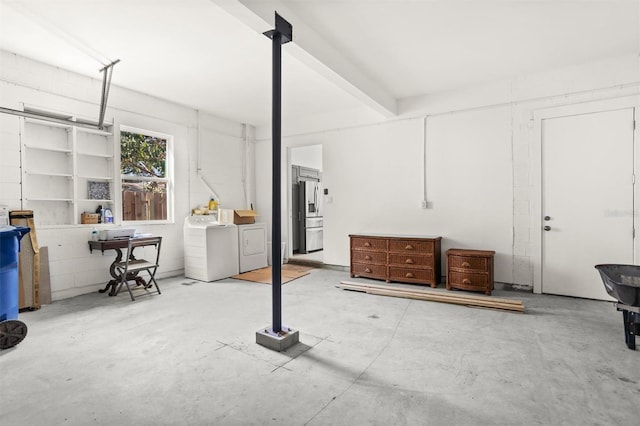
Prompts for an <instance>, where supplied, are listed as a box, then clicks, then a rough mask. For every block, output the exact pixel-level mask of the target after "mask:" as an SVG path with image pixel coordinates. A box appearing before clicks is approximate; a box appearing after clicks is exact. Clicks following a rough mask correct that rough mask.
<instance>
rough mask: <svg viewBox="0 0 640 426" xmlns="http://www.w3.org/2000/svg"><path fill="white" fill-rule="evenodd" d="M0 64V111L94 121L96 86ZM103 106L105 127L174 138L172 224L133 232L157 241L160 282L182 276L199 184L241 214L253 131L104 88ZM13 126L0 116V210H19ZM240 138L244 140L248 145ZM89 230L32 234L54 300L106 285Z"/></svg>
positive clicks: (33, 65) (203, 199)
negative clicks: (36, 111)
mask: <svg viewBox="0 0 640 426" xmlns="http://www.w3.org/2000/svg"><path fill="white" fill-rule="evenodd" d="M0 63H2V67H0V105H2V106H3V107H6V108H12V109H20V108H21V104H22V103H25V104H28V105H32V106H38V107H41V108H45V109H50V110H56V111H62V112H67V113H69V114H73V115H78V116H85V117H90V118H95V119H97V117H98V112H99V102H100V90H101V84H102V83H101V81H100V80H96V79H91V78H88V77H84V76H80V75H78V74H75V73H72V72H68V71H65V70H62V69H59V68H56V67H52V66H49V65H45V64H42V63H39V62H36V61H32V60H29V59H26V58H23V57H20V56H17V55H14V54H11V53H7V52H3V51H0ZM116 72H117V71H116ZM96 77H98V78H99V77H100V76H99V75H96ZM108 106H109V108H108V109H107V113H106V120H107V121H114V123H115V124H116V125H126V126H131V127H136V128H141V129H145V130H151V131H156V132H161V133H166V134H169V135H172V136H173V138H174V178H175V180H174V184H175V187H174V212H173V216H174V221H173V223H171V224H163V225H138V226H135V227H136V229H137V230H138V232H151V233H153V234H156V235H161V236H163V238H164V239H163V248H162V255H161V268H160V269H159V272H158V274H159V276H160V277H164V276H172V275H179V274H182V273H183V270H184V254H183V243H182V235H183V234H182V227H183V222H184V218H185V217H186V216H187V215H188V214H189V213H190V210H191V209H192V208H194V207H197V206H199V205H204V204H206V203H207V201H208V199H209V197H210V196H211V195H212V194H211V191H210V189H209V188H208V186H207V185H205V184H204V183H203V182H208V183H209V185H210V186H212V187H213V189H214V191H215V192H216V193H217V194H218V195H219V196H220V197H221V203H222V205H223V206H228V207H229V208H243V207H245V206H246V205H245V199H248V200H251V199H252V197H253V194H254V188H253V187H252V185H253V182H254V177H253V172H252V170H251V168H252V167H253V163H254V160H253V157H252V156H253V147H252V145H253V142H251V140H252V138H253V135H254V129H253V128H252V127H250V126H247V128H246V129H245V126H243V125H241V124H240V123H236V122H232V121H229V120H225V119H223V118H219V117H213V116H211V115H207V114H202V113H199V112H198V111H195V110H193V109H190V108H186V107H184V106H180V105H177V104H173V103H171V102H168V101H165V100H160V99H157V98H153V97H150V96H147V95H144V94H141V93H138V92H134V91H131V90H126V89H122V88H119V87H117V86H113V87H112V88H111V92H110V96H109V102H108ZM19 120H20V119H19V118H18V117H16V116H9V115H5V114H0V150H1V151H0V152H2V155H0V165H1V167H2V168H1V170H2V171H1V172H0V204H7V205H8V206H9V208H10V209H11V210H16V209H21V208H22V207H23V206H22V204H21V186H20V182H21V174H20V146H21V145H20V125H19ZM245 135H248V142H247V143H245V142H244V136H245ZM245 187H246V188H247V190H246V191H245V190H244V188H245ZM245 192H246V193H247V196H246V197H245V195H244V194H245ZM117 225H119V224H116V226H117ZM103 226H107V225H103ZM92 228H93V226H92V225H76V226H58V227H55V226H54V227H46V228H42V229H37V235H38V241H39V245H40V246H41V247H44V246H47V247H48V248H49V260H50V271H51V287H52V296H53V299H54V300H56V299H61V298H65V297H70V296H74V295H77V294H82V293H87V292H91V291H95V290H97V289H98V288H100V287H102V286H104V284H105V283H106V281H108V279H109V277H108V266H109V265H110V263H111V262H112V261H113V259H114V254H113V252H107V253H105V254H104V256H102V255H100V254H99V253H93V254H90V253H89V250H88V246H87V240H88V239H89V238H90V233H91V230H92Z"/></svg>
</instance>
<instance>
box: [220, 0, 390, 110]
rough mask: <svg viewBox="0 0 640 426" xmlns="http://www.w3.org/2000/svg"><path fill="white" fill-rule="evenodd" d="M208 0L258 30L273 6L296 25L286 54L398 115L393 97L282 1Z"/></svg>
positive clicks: (264, 27) (371, 104) (262, 29)
mask: <svg viewBox="0 0 640 426" xmlns="http://www.w3.org/2000/svg"><path fill="white" fill-rule="evenodd" d="M211 1H212V2H213V3H215V4H217V5H218V6H220V7H221V8H222V9H223V10H225V11H226V12H228V13H229V14H231V15H232V16H234V17H236V18H237V19H238V20H239V21H241V22H243V23H244V24H245V25H247V26H249V27H250V28H252V29H253V30H255V31H257V32H258V33H260V34H262V33H263V32H265V31H267V30H269V29H270V28H272V27H273V22H272V21H273V19H274V8H275V9H276V10H277V11H278V13H279V14H280V15H282V16H283V17H285V18H286V19H287V21H289V22H291V24H292V25H293V27H294V28H295V32H296V35H295V42H294V43H291V45H289V46H287V49H286V52H287V54H290V55H292V56H293V57H295V58H296V59H298V60H299V61H300V62H302V63H304V64H305V65H307V66H308V67H309V68H311V69H312V70H314V71H315V72H317V73H318V74H320V75H322V76H324V77H325V78H326V79H327V80H329V81H331V82H332V83H334V84H335V85H337V86H338V87H340V88H341V89H343V90H344V91H346V92H347V93H350V94H351V95H352V96H354V97H355V98H356V99H359V100H360V101H361V102H363V103H364V104H366V105H367V106H369V107H371V108H373V109H374V110H375V111H377V112H379V113H380V114H382V115H383V116H385V117H394V116H395V115H397V102H396V99H395V97H393V96H392V95H391V94H390V93H389V92H387V90H386V89H385V88H383V87H381V85H380V84H379V83H376V82H375V81H373V80H372V79H371V78H370V77H369V76H367V75H366V74H365V73H364V72H362V71H361V70H360V69H359V68H358V67H356V66H355V65H354V64H353V63H352V62H351V61H350V60H349V59H348V58H346V57H345V56H344V55H342V54H341V53H340V52H339V51H338V50H337V49H336V48H334V47H333V46H331V45H330V44H329V43H327V42H326V41H325V40H324V38H323V37H322V36H321V35H320V34H318V33H316V32H315V31H314V30H313V29H312V28H311V27H309V26H308V25H306V24H305V23H304V22H303V21H302V20H300V19H299V18H298V17H297V16H296V15H295V13H293V12H292V11H291V10H290V9H289V8H288V7H286V6H285V5H284V4H283V3H282V2H280V1H267V2H262V1H246V0H244V1H243V0H211Z"/></svg>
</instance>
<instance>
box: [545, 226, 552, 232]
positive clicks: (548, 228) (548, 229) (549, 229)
mask: <svg viewBox="0 0 640 426" xmlns="http://www.w3.org/2000/svg"><path fill="white" fill-rule="evenodd" d="M543 229H544V230H545V231H551V227H550V226H549V225H547V226H545V227H544V228H543Z"/></svg>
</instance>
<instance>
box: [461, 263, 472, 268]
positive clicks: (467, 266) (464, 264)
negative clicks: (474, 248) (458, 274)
mask: <svg viewBox="0 0 640 426" xmlns="http://www.w3.org/2000/svg"><path fill="white" fill-rule="evenodd" d="M470 266H471V264H470V263H469V262H462V267H463V268H469V267H470Z"/></svg>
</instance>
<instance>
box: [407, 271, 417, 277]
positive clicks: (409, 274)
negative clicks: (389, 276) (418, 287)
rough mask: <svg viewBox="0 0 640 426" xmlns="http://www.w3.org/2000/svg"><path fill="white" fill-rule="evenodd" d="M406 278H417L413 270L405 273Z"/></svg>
mask: <svg viewBox="0 0 640 426" xmlns="http://www.w3.org/2000/svg"><path fill="white" fill-rule="evenodd" d="M405 277H406V278H415V277H414V275H413V274H412V273H411V272H407V275H405Z"/></svg>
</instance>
